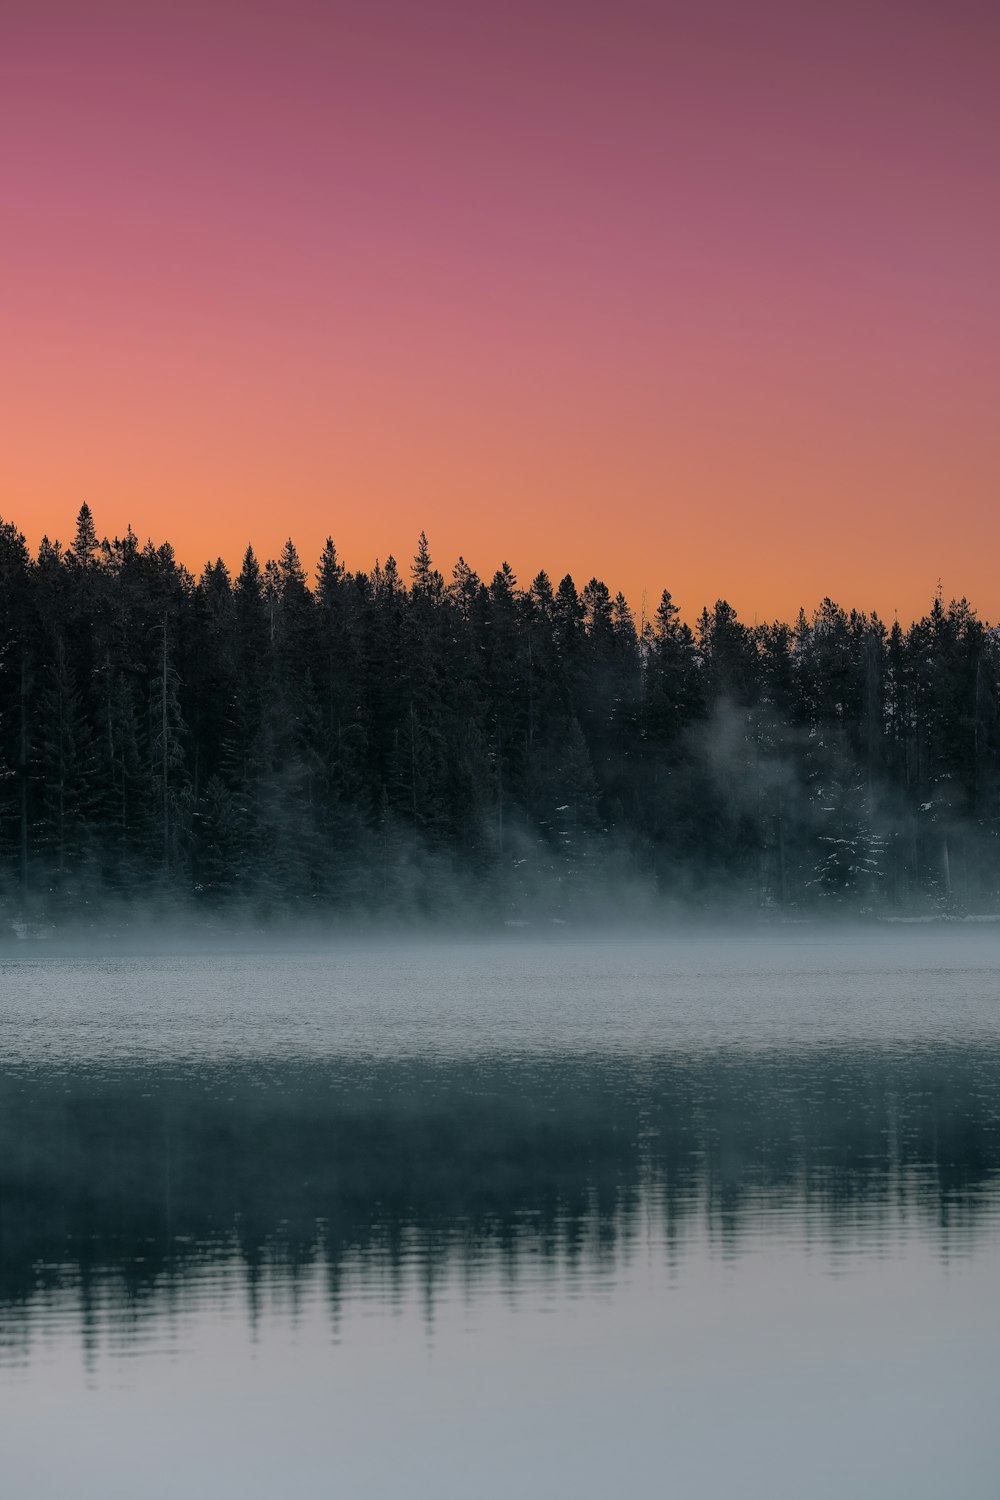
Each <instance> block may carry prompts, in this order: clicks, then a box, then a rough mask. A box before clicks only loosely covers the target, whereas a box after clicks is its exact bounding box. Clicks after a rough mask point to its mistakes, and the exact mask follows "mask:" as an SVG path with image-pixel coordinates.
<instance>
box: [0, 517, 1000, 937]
mask: <svg viewBox="0 0 1000 1500" xmlns="http://www.w3.org/2000/svg"><path fill="white" fill-rule="evenodd" d="M311 576H312V581H310V574H309V573H308V572H307V569H306V567H305V566H304V564H303V562H302V560H301V559H300V557H299V554H298V552H297V551H296V548H295V546H294V545H293V543H292V541H291V540H289V541H288V542H287V543H286V544H285V546H284V548H283V549H282V551H281V554H280V556H279V557H278V558H277V559H276V560H268V561H264V562H263V563H262V562H261V561H259V560H258V558H257V557H256V555H255V554H254V552H253V550H252V548H249V547H248V548H247V551H246V554H245V556H244V558H243V562H242V566H241V568H240V570H239V573H238V574H237V575H236V576H232V575H231V574H230V572H229V570H228V569H227V568H226V566H225V564H224V563H223V562H222V561H221V560H217V561H215V562H213V563H209V564H207V565H206V567H205V569H204V571H203V572H202V574H201V576H200V577H199V578H195V577H194V576H193V575H192V574H191V573H190V572H188V571H187V570H186V569H185V568H184V567H183V566H182V565H181V564H180V563H179V562H178V560H177V558H176V556H175V554H174V551H173V549H172V547H171V546H170V545H169V544H168V543H164V544H163V545H154V544H153V543H152V542H147V543H145V544H142V543H140V541H139V539H138V537H137V536H136V534H135V533H134V532H133V531H132V530H131V529H129V530H128V531H127V532H126V534H125V536H124V537H120V538H119V537H115V538H114V539H113V540H110V541H109V540H106V539H101V538H100V537H99V535H98V532H97V529H96V527H95V522H94V518H93V515H92V514H91V511H90V509H89V507H87V506H86V505H85V506H83V507H82V508H81V510H80V512H79V516H78V519H77V526H76V534H75V536H74V538H73V540H72V542H71V543H70V544H69V545H68V546H66V547H63V546H61V545H60V544H59V543H57V542H51V541H49V540H48V539H47V538H46V539H43V541H42V543H41V545H40V547H39V549H38V552H37V555H32V553H31V552H30V551H29V549H28V546H27V544H26V541H25V538H24V537H23V535H22V534H21V532H20V531H19V530H18V528H17V526H16V525H14V524H13V523H10V522H6V521H0V926H3V927H6V929H7V930H11V929H12V928H13V929H17V927H18V924H19V923H21V924H23V923H24V922H26V921H27V922H50V923H58V922H59V921H69V920H72V921H76V922H84V923H87V922H96V921H99V920H102V919H103V918H104V917H106V914H107V913H108V912H110V911H116V912H119V913H128V912H130V911H138V910H139V909H140V908H144V909H146V910H148V911H153V912H175V913H176V912H194V911H195V910H197V909H200V910H202V911H203V912H204V913H205V914H207V915H211V916H212V918H213V920H214V918H215V917H216V916H220V917H221V916H223V915H225V914H227V913H228V914H231V915H236V914H237V913H239V914H242V915H243V916H244V917H245V918H247V919H249V920H251V921H254V922H271V921H281V920H284V919H286V918H288V917H292V916H295V915H299V916H304V915H307V914H312V915H313V916H314V917H316V918H317V919H319V920H320V921H322V922H327V921H332V920H335V919H336V918H337V917H338V916H340V917H343V918H348V919H351V918H353V917H356V916H357V917H360V916H374V917H379V916H391V917H393V918H396V919H400V920H404V921H414V920H423V919H426V918H431V917H434V918H441V919H451V918H454V919H456V920H467V919H472V918H477V919H482V920H485V921H488V922H494V921H506V922H512V923H537V922H551V921H574V920H578V921H579V920H590V919H591V918H593V917H594V916H596V915H598V914H601V913H603V914H611V915H614V916H618V917H622V918H628V917H635V918H637V919H639V918H641V919H647V918H655V917H656V916H657V915H658V914H663V913H666V912H669V911H677V910H680V911H687V910H694V911H699V910H702V911H718V910H725V911H730V912H745V913H764V914H773V915H775V916H778V915H780V914H786V915H788V916H795V915H797V914H798V915H812V914H814V913H817V912H820V911H829V912H835V911H837V912H845V913H851V914H861V913H869V914H872V915H874V916H878V915H884V916H889V915H897V916H901V915H934V914H938V915H955V916H961V915H987V914H993V913H995V912H997V911H998V910H1000V843H998V839H1000V707H998V706H1000V633H998V631H997V630H996V629H994V628H992V627H990V626H988V625H987V624H985V623H984V622H983V621H981V620H980V619H979V618H978V617H977V614H976V612H975V610H974V609H973V607H972V606H971V605H970V604H969V603H967V602H966V601H965V600H964V599H961V600H958V601H954V600H953V601H952V602H950V603H945V602H944V599H943V597H942V596H941V594H940V591H939V594H938V596H937V597H935V598H934V599H933V601H932V602H931V604H930V608H929V610H928V612H927V614H926V615H925V616H924V617H923V618H922V619H920V620H917V621H915V622H913V623H912V624H909V625H908V626H905V627H904V626H903V625H901V624H900V623H899V622H898V621H894V622H893V623H892V624H891V625H889V624H887V623H886V622H884V621H882V620H880V619H879V618H878V617H877V616H876V615H874V614H865V613H860V612H858V611H856V610H850V611H847V610H845V609H843V608H841V607H840V606H838V605H837V604H835V603H833V602H832V601H831V600H830V599H824V600H823V601H822V603H821V604H820V605H819V607H818V608H817V609H816V610H815V612H814V613H813V614H812V615H811V616H807V615H806V614H805V612H804V611H800V613H799V615H798V618H797V619H795V620H794V621H792V622H790V623H785V622H780V621H774V622H771V623H764V624H760V623H754V624H752V625H751V624H748V623H746V622H744V621H741V620H740V619H739V618H738V617H737V615H736V613H735V612H734V610H733V609H732V608H731V607H730V606H729V605H728V604H727V603H726V602H725V601H724V600H719V601H718V602H717V603H716V604H715V605H714V606H712V607H709V608H706V609H704V610H703V612H702V614H701V616H700V618H699V619H698V620H697V621H696V622H695V623H694V625H693V626H692V625H690V624H688V623H687V622H685V620H684V619H682V617H681V615H680V612H679V610H678V608H677V606H676V605H675V603H674V601H673V599H672V597H671V595H670V593H669V592H668V591H664V592H663V594H662V596H661V597H660V599H659V601H658V603H657V604H656V607H655V609H652V610H651V611H650V613H649V616H648V617H645V615H640V616H639V617H637V616H636V614H635V613H634V612H633V610H632V608H631V607H630V605H629V603H628V602H627V601H626V600H625V598H624V597H623V596H622V594H621V593H617V594H615V595H612V594H611V592H610V590H609V588H608V587H607V586H606V585H605V584H604V583H603V582H601V581H600V580H599V579H597V578H592V579H590V581H589V582H587V583H586V584H584V585H583V586H582V587H578V586H577V584H576V583H574V581H573V579H572V578H571V577H569V576H568V575H567V576H566V577H564V578H563V579H562V580H561V581H560V582H558V583H555V582H553V581H552V579H550V578H549V576H548V575H547V574H546V573H544V572H539V573H538V574H537V575H536V576H535V577H534V578H533V579H532V580H531V581H530V582H529V583H527V584H524V583H522V582H519V580H518V579H517V578H516V577H515V575H514V573H513V571H512V570H511V568H510V567H509V566H507V564H506V563H505V564H504V565H503V566H501V568H500V569H499V570H498V571H497V572H496V573H495V574H494V575H493V577H492V578H491V579H489V580H485V579H482V578H480V577H479V576H478V575H477V574H476V572H475V571H474V570H473V569H472V568H471V567H470V566H469V565H468V564H467V563H466V562H465V561H464V560H463V559H462V558H459V560H458V562H457V563H456V564H455V566H454V568H453V569H452V570H451V573H450V577H447V578H446V577H445V575H444V574H443V573H442V572H440V571H439V570H438V569H437V568H436V567H435V566H434V564H433V562H432V560H431V555H430V550H429V547H428V543H427V539H426V537H425V536H424V535H423V534H421V536H420V539H419V542H418V544H417V550H416V554H415V556H414V558H413V560H412V563H411V565H410V566H409V568H408V570H406V571H405V572H403V571H401V570H400V569H399V567H398V565H397V563H396V562H395V560H394V559H393V558H392V557H388V558H387V559H386V560H385V561H384V562H383V563H380V562H376V563H375V565H374V566H373V567H372V569H371V570H370V571H369V572H363V571H358V572H353V573H352V572H350V571H348V570H347V569H346V568H345V566H344V565H343V563H342V562H341V560H340V559H339V557H338V554H337V550H336V548H335V546H334V544H333V542H332V541H331V540H328V541H327V543H326V546H325V547H324V549H323V552H322V555H321V556H320V558H319V559H318V560H316V563H315V570H314V573H313V574H312V575H311Z"/></svg>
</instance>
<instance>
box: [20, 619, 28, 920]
mask: <svg viewBox="0 0 1000 1500" xmlns="http://www.w3.org/2000/svg"><path fill="white" fill-rule="evenodd" d="M20 760H21V765H20V771H21V899H22V900H24V899H26V898H27V894H28V657H27V653H26V652H25V651H24V650H23V649H22V651H21V745H20Z"/></svg>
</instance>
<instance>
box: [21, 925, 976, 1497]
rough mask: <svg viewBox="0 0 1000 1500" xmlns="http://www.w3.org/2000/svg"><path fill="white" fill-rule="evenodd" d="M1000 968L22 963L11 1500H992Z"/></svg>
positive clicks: (965, 940)
mask: <svg viewBox="0 0 1000 1500" xmlns="http://www.w3.org/2000/svg"><path fill="white" fill-rule="evenodd" d="M998 1389H1000V934H995V933H994V932H992V931H975V930H973V931H969V930H966V929H963V930H956V929H937V928H935V929H926V928H919V927H915V928H906V929H900V930H897V931H894V932H892V933H889V934H885V933H878V932H873V931H869V932H866V933H861V934H851V933H843V934H837V935H833V936H826V937H822V936H820V935H819V934H817V933H816V932H813V931H810V930H809V929H808V928H803V929H789V930H785V931H782V932H780V933H778V934H777V935H774V934H771V935H767V936H762V935H759V934H758V935H753V936H750V937H729V938H724V939H722V938H720V939H715V940H713V939H710V938H708V937H704V936H695V937H691V938H690V939H686V940H683V939H676V938H675V939H672V940H664V941H662V942H651V941H648V940H645V941H626V940H621V939H619V940H615V941H614V942H610V941H609V942H600V941H597V940H592V941H587V942H583V943H580V942H573V941H570V940H569V938H564V939H562V940H555V941H552V942H547V943H546V942H534V943H521V942H517V941H514V940H511V941H507V942H500V941H498V942H493V943H484V944H478V945H458V944H450V945H446V946H438V947H434V946H430V945H421V944H410V945H404V946H394V947H384V948H381V949H380V948H378V947H375V946H368V947H343V948H340V949H338V950H327V951H324V952H316V951H313V952H307V953H294V952H292V951H285V952H280V953H269V954H268V953H242V954H235V955H234V954H223V953H214V954H209V955H207V956H206V955H200V956H195V957H191V956H188V957H179V956H172V957H162V956H161V957H128V958H117V959H96V958H92V957H91V958H88V957H84V958H79V957H77V958H71V957H64V958H60V957H57V956H51V957H50V956H45V957H41V958H38V957H35V956H29V957H24V958H21V959H20V960H19V961H4V960H3V959H0V1484H2V1490H3V1493H4V1494H5V1495H10V1496H12V1497H20V1496H29V1495H30V1496H33V1497H35V1496H42V1497H45V1496H49V1495H52V1496H60V1497H62V1496H66V1495H70V1494H72V1495H75V1496H79V1495H85V1496H90V1495H94V1496H97V1495H100V1496H102V1497H118V1496H121V1497H128V1500H134V1497H135V1496H136V1495H139V1494H142V1495H144V1496H154V1497H159V1496H167V1495H170V1496H175V1495H177V1494H185V1493H186V1494H189V1495H193V1496H201V1495H218V1496H226V1495H233V1496H239V1497H253V1496H258V1495H259V1496H275V1495H281V1494H292V1493H323V1494H337V1495H345V1496H396V1495H407V1496H409V1495H414V1496H423V1495H428V1496H435V1497H436V1496H449V1497H450V1496H455V1497H459V1496H461V1497H462V1500H466V1497H468V1496H470V1495H474V1496H478V1497H482V1496H488V1497H493V1496H497V1497H499V1496H504V1497H507V1496H510V1495H532V1496H533V1495H539V1496H552V1495H560V1496H561V1495H566V1496H581V1497H583V1496H586V1497H589V1496H595V1497H596V1496H601V1497H604V1496H606V1495H608V1494H614V1493H625V1494H632V1493H642V1492H646V1491H648V1492H656V1493H663V1494H667V1495H676V1496H683V1497H687V1496H730V1495H734V1494H739V1495H741V1496H761V1497H765V1496H766V1497H768V1500H774V1497H784V1496H788V1497H792V1496H794V1497H796V1500H800V1497H802V1496H804V1495H809V1496H811V1497H813V1496H820V1497H825V1496H838V1497H839V1496H843V1495H844V1494H855V1495H862V1496H868V1495H871V1496H879V1497H885V1496H895V1495H900V1496H907V1497H914V1496H917V1497H919V1496H928V1497H934V1500H940V1497H941V1496H943V1495H956V1496H962V1497H963V1500H969V1497H979V1496H983V1497H987V1496H988V1497H991V1500H995V1497H996V1496H997V1495H998V1493H1000V1479H998V1476H1000V1431H998V1427H997V1422H996V1415H995V1413H996V1403H997V1391H998Z"/></svg>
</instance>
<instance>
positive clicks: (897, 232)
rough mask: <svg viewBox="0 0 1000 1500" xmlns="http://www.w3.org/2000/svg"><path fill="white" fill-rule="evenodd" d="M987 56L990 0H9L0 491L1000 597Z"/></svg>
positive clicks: (522, 574) (983, 604) (995, 229)
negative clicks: (349, 0) (344, 0)
mask: <svg viewBox="0 0 1000 1500" xmlns="http://www.w3.org/2000/svg"><path fill="white" fill-rule="evenodd" d="M998 59H1000V6H997V5H996V4H995V3H993V0H990V3H986V0H982V3H978V0H949V3H945V0H936V3H934V4H927V3H922V0H916V3H913V0H910V3H903V0H892V3H888V0H865V3H855V0H839V3H837V4H833V3H830V0H824V3H822V4H816V3H811V0H773V3H770V0H765V3H755V0H704V3H702V0H691V3H686V4H681V3H671V0H664V3H660V4H653V3H646V0H615V3H595V0H575V3H554V0H536V3H533V4H529V3H522V0H504V3H499V0H497V3H494V0H490V3H482V0H479V3H477V0H411V3H401V0H364V3H361V4H357V5H346V4H340V3H338V0H330V3H325V4H324V3H319V0H281V3H278V0H239V3H235V0H233V3H230V0H199V3H197V4H193V3H189V0H171V3H169V4H161V3H159V0H52V3H49V0H0V190H2V199H0V203H2V210H0V213H2V220H0V222H2V228H3V232H2V236H0V267H2V276H0V514H3V516H4V517H5V518H6V519H10V520H14V521H16V522H17V523H18V524H19V525H20V526H21V528H22V529H23V530H24V531H25V532H26V533H27V535H28V537H29V540H30V541H31V542H32V544H35V543H37V541H38V538H39V537H40V535H41V533H42V532H43V531H47V532H48V533H49V534H50V535H57V536H59V537H60V538H62V539H63V540H66V539H67V538H68V537H69V536H70V535H71V533H72V530H73V519H74V516H75V514H76V511H77V509H78V507H79V505H80V503H81V502H82V501H83V500H87V501H88V502H89V503H90V504H91V506H92V507H93V509H94V512H95V516H96V519H97V523H98V528H99V530H100V531H101V532H102V533H103V532H106V533H108V534H112V533H115V532H122V531H124V529H125V526H126V524H127V523H128V522H129V521H131V522H132V524H133V525H134V527H135V528H136V530H137V531H139V532H140V535H141V536H142V537H143V539H144V538H145V536H146V535H147V534H152V535H153V537H154V539H155V540H157V541H159V540H162V539H163V538H164V537H169V538H170V539H171V540H172V541H173V542H174V544H175V546H176V548H177V551H178V553H179V555H180V557H181V558H182V560H183V561H184V562H186V563H187V564H188V566H189V567H191V568H192V569H193V570H194V571H196V572H197V571H199V570H200V568H201V566H202V564H203V563H204V561H205V559H206V557H208V556H209V555H210V554H211V555H213V556H214V555H215V554H216V553H221V554H222V555H223V556H224V557H225V558H226V560H227V561H228V562H229V563H230V564H231V565H233V564H236V565H238V563H239V558H240V555H241V554H242V551H243V548H244V546H245V545H246V543H247V541H248V540H252V541H253V543H254V545H255V547H256V548H257V550H258V552H259V553H261V554H262V555H269V554H274V553H276V551H277V549H278V548H279V547H280V545H281V543H282V542H283V540H284V539H285V537H286V536H287V535H288V534H289V533H291V535H292V536H293V537H294V539H295V541H296V543H297V545H298V547H299V550H300V552H301V553H302V556H303V559H304V561H306V563H307V564H308V565H310V566H311V565H312V564H313V563H314V562H315V559H316V557H317V556H318V553H319V550H320V547H321V544H322V540H323V538H324V537H325V536H326V534H327V533H328V532H329V533H332V535H333V537H334V539H335V541H336V542H337V545H338V548H339V550H340V552H341V555H342V556H343V557H344V558H345V560H346V562H347V563H348V565H349V566H350V567H360V566H364V567H367V566H370V564H371V562H372V561H373V559H374V557H375V556H376V555H378V556H380V557H382V558H383V559H384V557H385V555H386V554H387V553H388V552H390V551H391V552H393V553H395V555H396V556H397V558H399V560H400V562H401V563H405V564H408V562H409V559H410V557H411V555H412V552H413V550H414V546H415V540H416V536H417V533H418V532H419V531H420V529H421V528H422V527H423V528H425V529H426V531H427V533H428V535H429V538H430V542H431V551H432V554H433V557H434V560H435V562H436V563H437V564H438V565H439V566H440V567H441V568H442V570H443V571H444V572H445V573H446V574H450V570H451V566H452V564H453V562H454V560H455V558H456V557H457V556H458V554H459V552H462V553H464V555H465V556H466V558H467V559H468V560H469V562H471V563H472V564H473V566H475V567H476V568H478V569H479V571H480V572H481V573H483V574H485V575H487V576H489V575H491V574H492V572H493V570H494V569H495V568H496V567H497V566H498V565H499V563H500V562H501V560H502V559H504V558H508V559H509V561H510V562H511V564H512V565H513V566H514V568H515V570H516V571H517V573H518V575H519V578H520V580H521V581H522V582H524V583H527V582H528V581H529V579H530V577H531V575H532V574H533V573H534V572H535V571H536V570H537V569H538V568H539V567H545V568H547V569H549V571H550V572H552V573H553V574H555V575H556V576H557V577H558V575H559V574H561V573H562V572H564V571H566V570H569V571H571V572H572V573H573V574H574V577H575V578H576V580H577V583H578V584H579V585H581V586H582V584H583V583H585V582H586V580H587V579H588V578H589V577H590V576H591V575H592V574H594V573H596V574H598V575H599V576H601V577H603V578H604V579H605V580H606V582H607V583H608V584H609V586H610V587H611V589H612V591H614V590H616V589H618V588H622V589H623V590H624V591H625V592H626V594H627V595H628V597H629V599H630V601H631V602H632V604H633V605H634V606H635V607H636V609H637V610H638V608H639V607H640V604H641V598H642V594H643V590H646V591H647V592H648V595H649V599H650V601H651V603H654V602H655V599H656V597H658V594H659V591H660V590H661V589H662V588H663V587H664V586H669V587H670V588H671V589H672V591H673V592H674V595H675V597H676V598H677V599H678V602H679V603H680V604H681V606H682V608H683V610H684V612H685V613H686V614H688V615H689V616H693V615H694V614H695V613H696V612H697V611H698V610H699V609H700V607H701V605H702V604H704V603H710V602H712V601H713V600H714V599H715V598H716V597H718V596H720V595H721V596H725V597H727V598H728V599H729V600H730V602H731V603H733V604H734V605H735V606H736V607H737V608H738V610H739V611H740V613H741V614H742V615H744V616H745V617H746V618H748V619H752V618H754V617H755V616H756V617H758V618H765V617H770V616H773V615H779V614H780V615H785V616H788V615H791V614H792V613H793V612H794V611H795V610H796V609H797V607H798V605H799V604H800V603H802V604H804V605H805V606H806V607H807V608H810V609H811V608H812V607H813V606H814V605H815V604H816V603H817V602H818V601H819V599H820V598H821V597H822V595H823V594H826V593H829V594H832V595H833V596H834V597H835V598H837V599H839V601H840V602H841V603H843V604H845V605H848V606H850V605H856V606H857V607H859V608H865V609H870V608H877V609H878V610H879V611H880V612H881V613H882V614H883V615H884V616H886V617H887V618H890V619H891V617H892V613H893V610H898V612H899V614H900V616H901V617H902V618H904V619H908V618H909V617H911V616H912V615H913V614H914V613H922V612H923V610H924V609H925V608H926V607H927V605H928V604H929V602H930V599H931V597H932V595H933V592H934V589H935V586H936V584H937V581H938V579H939V578H940V579H941V580H942V584H943V587H944V591H945V594H946V596H949V595H951V594H961V593H965V594H967V595H969V597H970V598H971V599H972V600H973V601H974V602H975V603H976V604H977V606H978V607H979V609H980V611H981V612H982V613H983V614H986V615H988V616H990V617H991V618H996V617H997V616H1000V566H998V555H1000V505H998V500H1000V485H998V480H1000V402H998V396H1000V290H998V287H1000V191H998V185H1000V88H998V85H997V76H998V74H997V69H998Z"/></svg>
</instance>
